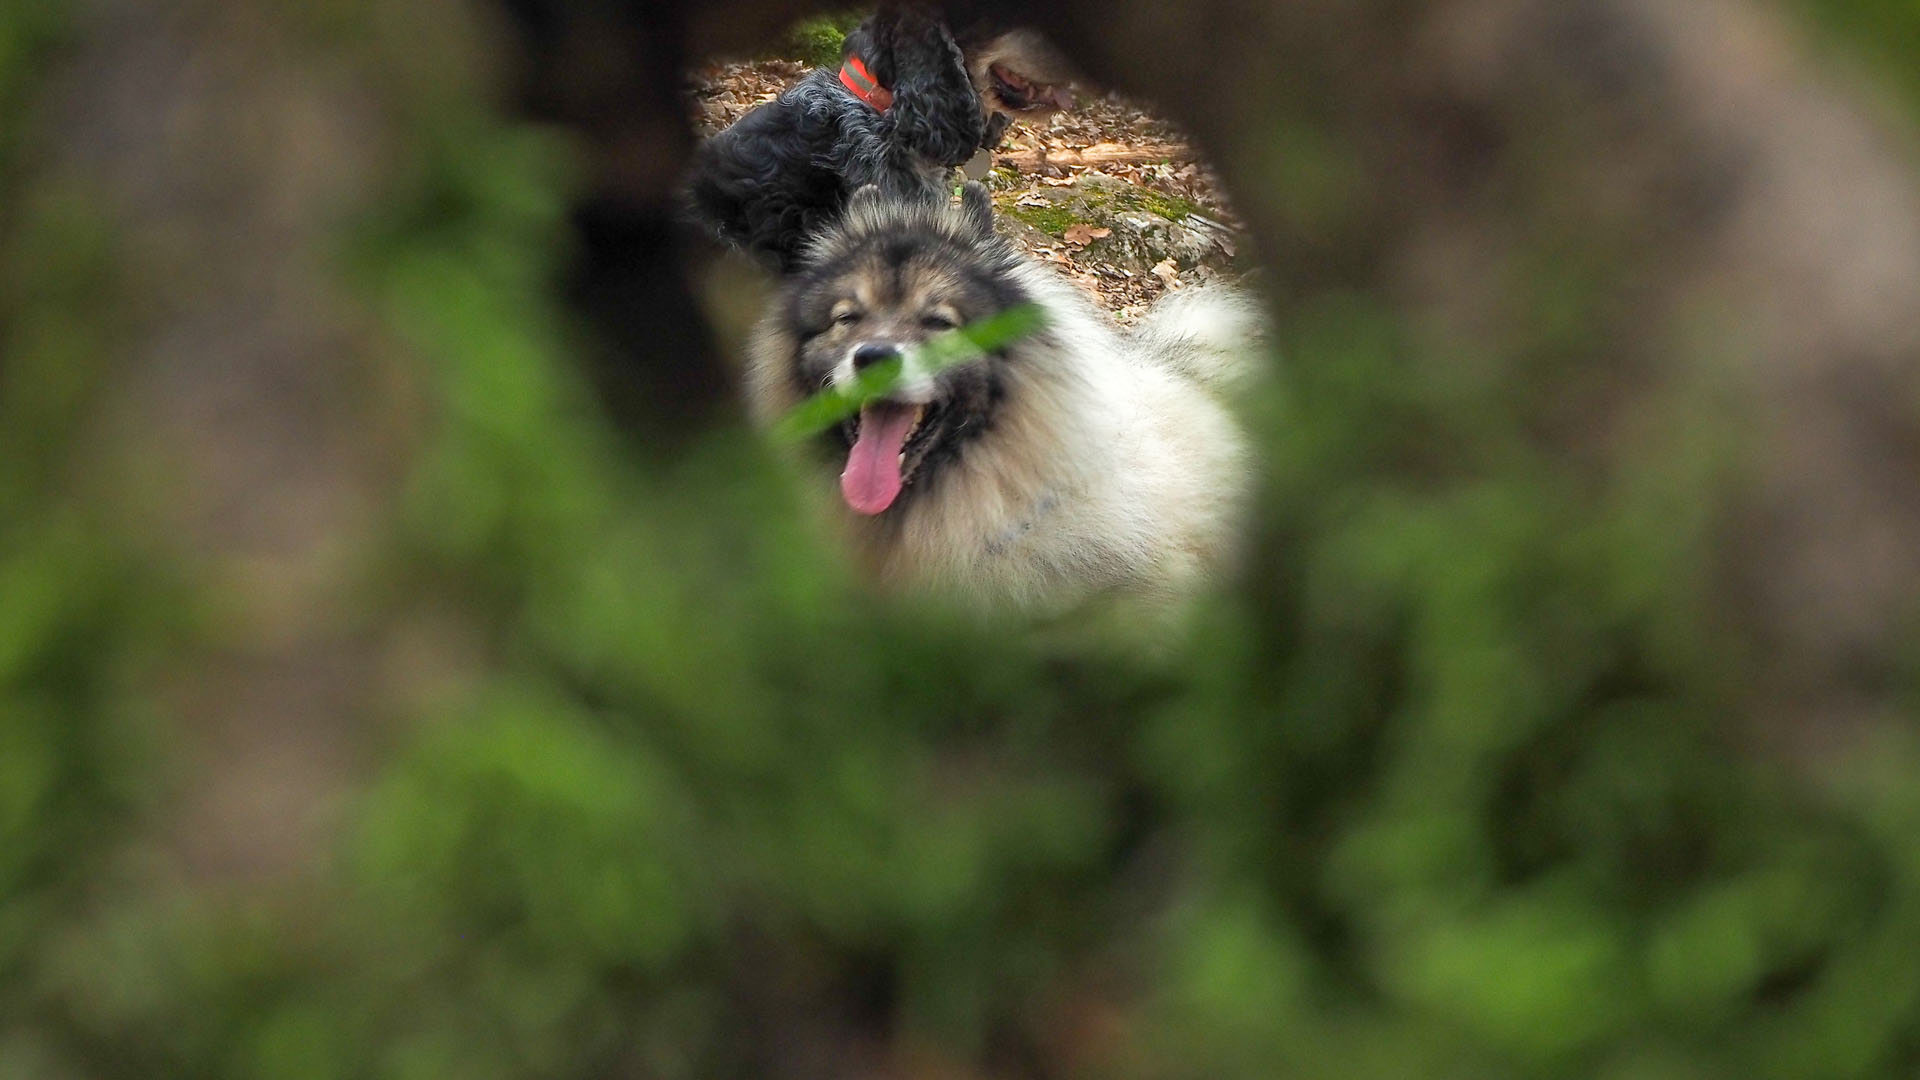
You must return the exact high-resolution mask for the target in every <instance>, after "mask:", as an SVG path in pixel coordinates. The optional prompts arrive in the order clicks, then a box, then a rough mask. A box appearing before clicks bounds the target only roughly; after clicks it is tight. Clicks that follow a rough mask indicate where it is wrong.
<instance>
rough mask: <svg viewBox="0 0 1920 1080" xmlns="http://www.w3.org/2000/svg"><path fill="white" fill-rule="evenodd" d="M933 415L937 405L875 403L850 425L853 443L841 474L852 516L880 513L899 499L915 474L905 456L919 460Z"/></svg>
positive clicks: (929, 430) (843, 490) (841, 482)
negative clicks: (928, 421) (852, 512)
mask: <svg viewBox="0 0 1920 1080" xmlns="http://www.w3.org/2000/svg"><path fill="white" fill-rule="evenodd" d="M937 411H938V407H937V406H928V405H915V404H907V403H904V402H895V401H873V402H868V403H867V404H866V405H865V406H862V407H861V409H860V415H859V416H858V417H856V418H855V419H853V420H850V421H848V424H849V425H850V428H851V430H849V431H848V432H847V434H848V436H849V441H850V442H851V443H852V444H853V445H852V446H851V447H850V448H849V449H848V450H847V467H846V468H845V469H844V470H843V471H842V472H841V473H840V495H841V497H842V498H844V499H846V501H847V505H848V506H849V507H851V508H852V509H853V511H854V512H855V513H859V514H867V515H873V514H878V513H881V512H883V511H885V510H886V509H887V508H888V507H890V506H892V505H893V504H894V501H895V500H897V499H898V498H899V497H900V491H901V489H902V488H904V487H906V485H907V481H908V480H909V479H911V478H912V475H913V468H912V466H911V465H909V464H908V458H909V457H912V458H913V459H914V461H916V462H917V461H918V460H919V454H918V453H916V452H917V451H918V450H920V449H921V447H922V444H923V443H925V442H926V440H927V438H928V437H929V436H930V434H931V432H932V430H933V429H932V427H931V425H929V424H927V422H926V421H927V420H928V419H929V418H930V417H931V416H933V415H934V414H935V413H936V412H937Z"/></svg>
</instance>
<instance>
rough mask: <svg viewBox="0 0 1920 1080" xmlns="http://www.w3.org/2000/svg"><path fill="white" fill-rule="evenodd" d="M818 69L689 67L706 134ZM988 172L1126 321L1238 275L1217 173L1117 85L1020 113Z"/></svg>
mask: <svg viewBox="0 0 1920 1080" xmlns="http://www.w3.org/2000/svg"><path fill="white" fill-rule="evenodd" d="M810 70H812V69H811V68H809V67H808V66H807V65H806V64H803V63H798V62H795V61H791V60H757V61H751V62H731V63H713V64H708V65H705V66H703V67H700V68H698V69H695V70H694V71H693V72H692V73H691V74H690V76H689V78H690V84H691V85H690V87H689V90H690V92H691V97H692V107H693V121H694V124H695V126H696V128H697V130H698V131H699V132H700V134H701V135H702V136H706V135H711V134H713V133H715V132H717V131H720V130H722V129H724V128H726V127H727V126H728V125H729V124H732V123H733V122H734V121H736V120H738V119H739V118H740V117H741V116H743V115H745V114H746V112H747V111H748V110H750V109H752V108H754V107H755V106H758V105H760V104H763V103H765V102H768V101H772V100H773V99H774V97H775V96H777V95H778V94H779V93H780V92H781V91H782V90H785V89H786V88H787V87H789V86H791V85H793V83H794V82H795V81H797V80H798V79H799V78H800V77H801V76H803V75H805V74H806V73H807V72H808V71H810ZM985 183H986V184H987V186H988V187H989V188H990V189H991V190H992V191H993V196H994V204H995V206H996V207H997V208H998V210H999V211H1000V220H1001V230H1002V232H1004V233H1005V234H1006V235H1007V236H1008V237H1009V238H1010V239H1012V240H1013V241H1014V242H1015V243H1017V244H1019V245H1020V246H1021V247H1022V248H1024V249H1025V250H1026V251H1028V252H1029V253H1031V254H1032V255H1033V256H1034V257H1035V258H1039V259H1042V260H1045V261H1046V262H1049V263H1052V264H1054V265H1055V266H1058V267H1059V268H1060V270H1061V272H1062V273H1064V274H1065V275H1066V276H1067V277H1068V278H1069V279H1071V280H1072V281H1073V282H1074V283H1075V284H1077V285H1079V286H1080V287H1081V288H1083V289H1085V290H1086V291H1087V292H1088V293H1090V294H1091V295H1093V296H1094V297H1095V298H1096V299H1097V300H1098V301H1099V303H1100V305H1101V306H1102V307H1104V308H1106V309H1107V310H1108V311H1110V312H1112V313H1113V314H1114V315H1115V316H1116V317H1117V318H1119V319H1120V320H1122V321H1126V320H1129V319H1131V318H1133V317H1134V316H1136V315H1138V314H1139V313H1140V312H1141V311H1143V310H1144V309H1145V307H1146V305H1148V304H1149V303H1151V302H1152V301H1153V300H1154V299H1155V298H1156V297H1158V296H1159V295H1160V294H1162V293H1164V292H1166V291H1168V290H1169V289H1180V288H1186V287H1188V286H1189V285H1193V284H1197V283H1199V282H1201V281H1205V280H1208V279H1210V278H1215V277H1219V276H1223V275H1225V276H1234V275H1237V273H1238V272H1239V270H1240V265H1239V263H1238V250H1239V236H1238V226H1237V224H1236V221H1235V218H1234V216H1233V213H1232V210H1231V208H1230V207H1229V205H1228V204H1227V201H1226V198H1225V195H1224V193H1223V192H1222V190H1221V188H1220V185H1219V182H1218V181H1217V179H1216V178H1215V176H1214V174H1213V172H1212V170H1211V169H1209V168H1208V167H1207V166H1206V164H1205V163H1204V162H1202V161H1201V160H1200V159H1199V157H1198V155H1197V153H1196V151H1195V150H1194V148H1193V144H1192V143H1191V141H1189V140H1188V139H1187V138H1186V137H1185V136H1184V135H1183V134H1182V133H1181V132H1180V131H1179V130H1178V129H1176V128H1175V127H1174V126H1173V125H1172V124H1170V123H1169V122H1167V121H1166V120H1163V119H1161V118H1159V117H1156V116H1154V115H1152V114H1151V113H1150V112H1148V111H1147V110H1145V109H1143V108H1141V107H1140V106H1138V105H1136V104H1134V103H1132V102H1129V101H1127V100H1125V99H1123V98H1120V97H1118V96H1116V95H1111V94H1108V95H1097V94H1091V93H1083V94H1082V95H1080V99H1079V101H1078V102H1077V103H1076V105H1075V107H1074V109H1073V110H1072V111H1070V112H1064V113H1056V114H1053V115H1052V116H1048V117H1045V118H1042V119H1037V120H1035V121H1033V122H1031V123H1017V124H1014V125H1013V126H1012V127H1011V128H1010V129H1009V130H1008V132H1007V137H1006V139H1005V141H1004V142H1003V143H1002V144H1001V145H1000V147H999V148H998V149H997V150H996V152H995V154H994V165H993V171H992V172H991V173H990V174H989V175H988V176H987V178H986V180H985Z"/></svg>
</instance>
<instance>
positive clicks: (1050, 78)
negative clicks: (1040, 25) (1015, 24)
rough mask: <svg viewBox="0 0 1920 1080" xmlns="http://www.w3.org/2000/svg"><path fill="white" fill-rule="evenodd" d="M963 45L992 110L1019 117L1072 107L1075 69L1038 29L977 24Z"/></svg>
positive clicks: (976, 82)
mask: <svg viewBox="0 0 1920 1080" xmlns="http://www.w3.org/2000/svg"><path fill="white" fill-rule="evenodd" d="M960 46H961V50H962V51H963V52H964V53H965V54H966V57H967V74H968V76H969V77H970V78H971V79H972V80H973V87H974V89H975V90H976V91H978V92H979V94H980V100H981V101H983V102H985V103H986V106H987V111H988V112H989V113H996V114H999V115H1001V116H1006V117H1010V118H1012V119H1016V120H1018V119H1034V118H1039V117H1044V116H1046V115H1047V114H1049V113H1053V112H1059V111H1063V110H1067V109H1071V108H1073V90H1072V85H1071V84H1072V83H1073V81H1074V76H1073V72H1072V69H1071V68H1070V67H1069V66H1068V64H1067V61H1066V58H1065V57H1063V56H1062V55H1060V53H1059V52H1058V51H1057V50H1055V49H1054V47H1053V46H1052V45H1049V44H1048V43H1047V40H1046V39H1045V38H1043V37H1041V36H1040V35H1039V34H1038V33H1036V32H1034V31H1032V30H1025V29H1016V30H1005V31H992V30H987V29H981V28H973V29H970V30H968V31H966V32H964V33H963V35H962V36H961V39H960Z"/></svg>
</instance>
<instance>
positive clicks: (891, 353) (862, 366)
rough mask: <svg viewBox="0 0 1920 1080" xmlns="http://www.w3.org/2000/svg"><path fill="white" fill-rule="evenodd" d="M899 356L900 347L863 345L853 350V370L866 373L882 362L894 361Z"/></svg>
mask: <svg viewBox="0 0 1920 1080" xmlns="http://www.w3.org/2000/svg"><path fill="white" fill-rule="evenodd" d="M899 355H900V346H898V345H862V346H860V347H859V348H857V349H855V350H853V370H855V371H865V370H866V369H867V368H870V367H872V366H873V365H875V364H877V363H879V362H880V361H882V360H892V359H893V358H894V357H897V356H899Z"/></svg>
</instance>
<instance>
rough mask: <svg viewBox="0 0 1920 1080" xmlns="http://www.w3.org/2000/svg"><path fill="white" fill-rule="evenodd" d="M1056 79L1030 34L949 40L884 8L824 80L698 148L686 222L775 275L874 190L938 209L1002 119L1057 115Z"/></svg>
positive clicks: (1061, 100)
mask: <svg viewBox="0 0 1920 1080" xmlns="http://www.w3.org/2000/svg"><path fill="white" fill-rule="evenodd" d="M1065 82H1066V78H1065V76H1064V71H1063V65H1062V64H1061V62H1060V61H1059V59H1058V58H1057V56H1056V55H1055V54H1054V53H1053V52H1052V50H1051V49H1049V48H1048V47H1046V45H1045V44H1044V43H1043V42H1042V41H1041V40H1040V39H1039V38H1038V36H1037V35H1034V34H1032V33H1031V32H1028V31H1021V30H1015V31H1005V32H1000V31H996V30H995V29H993V28H990V27H985V26H979V27H972V28H969V29H968V30H967V31H966V32H965V33H964V34H963V35H961V38H960V39H959V40H956V38H955V36H954V35H953V34H952V33H950V32H949V31H948V29H947V28H946V27H945V26H944V25H943V24H942V23H941V22H940V21H939V20H938V19H937V18H935V17H933V16H932V15H931V14H929V13H927V12H926V11H924V10H922V9H920V8H917V7H912V6H888V7H883V8H882V9H881V10H880V11H879V12H878V13H876V14H875V15H873V16H872V17H871V18H869V19H867V20H866V21H865V22H863V23H861V24H860V26H859V27H858V28H856V29H855V30H854V31H853V32H852V33H850V34H848V35H847V40H846V44H845V46H844V47H843V50H842V64H841V67H840V69H839V70H838V71H832V70H828V69H826V68H821V69H819V70H816V71H813V72H811V73H809V74H808V75H807V76H806V77H805V78H803V79H801V80H800V82H799V83H798V84H796V85H794V86H793V87H792V88H790V89H788V90H787V91H786V92H785V93H783V94H781V95H780V96H779V97H778V98H776V99H775V100H773V101H771V102H768V103H767V104H765V105H762V106H760V107H759V108H756V109H754V110H753V111H751V112H749V113H747V115H745V116H743V117H741V118H740V120H739V121H738V122H736V123H735V124H734V125H733V126H732V127H729V128H727V129H726V130H725V131H723V132H721V133H719V134H718V135H715V136H714V137H712V138H711V139H708V140H707V142H706V143H705V144H704V145H703V146H702V147H701V148H700V151H699V153H698V154H697V155H696V157H695V159H694V165H693V169H692V172H691V175H690V177H689V181H688V195H689V196H690V198H691V201H692V204H693V209H694V212H695V213H696V215H697V216H699V217H700V218H701V219H702V220H703V221H704V222H705V223H706V224H707V225H708V227H710V228H711V229H712V230H713V232H714V233H716V234H717V235H718V236H719V237H720V238H721V239H722V240H724V241H726V242H728V243H730V244H732V245H734V246H736V247H738V248H741V249H743V250H745V251H747V252H749V253H752V254H754V255H757V256H760V257H761V258H763V259H765V260H767V261H768V262H770V263H771V264H773V265H774V266H776V267H777V268H779V269H780V270H781V271H783V272H785V271H788V270H791V269H792V268H793V267H794V266H795V265H796V264H797V262H798V261H799V257H800V253H801V249H802V247H803V246H804V245H805V243H806V241H807V239H808V238H809V237H811V236H812V235H814V234H815V233H817V232H818V231H819V230H820V229H821V228H823V227H824V226H826V225H827V224H829V223H830V222H832V221H833V220H834V218H836V217H837V216H838V215H839V213H840V210H841V209H842V208H843V207H844V206H845V205H846V201H847V197H848V196H849V195H850V194H851V193H852V192H854V191H856V190H858V189H860V188H862V187H865V186H866V185H869V184H872V185H875V186H877V187H878V188H879V189H880V191H881V193H882V194H883V195H885V196H887V197H889V198H895V199H909V200H913V199H937V198H943V197H944V196H945V195H946V194H947V192H948V191H949V190H950V180H951V176H952V170H953V168H954V167H955V166H958V165H961V164H964V163H965V162H967V161H968V160H969V159H970V158H972V157H973V156H974V155H975V154H976V153H977V152H979V151H981V150H982V149H991V148H992V147H993V146H996V145H998V144H999V142H1000V140H1001V138H1002V137H1003V136H1004V135H1005V133H1006V128H1007V124H1008V122H1009V118H1010V116H1011V115H1012V114H1015V113H1036V112H1044V111H1050V110H1052V109H1055V108H1064V107H1066V106H1067V105H1068V104H1069V103H1070V101H1071V99H1070V98H1069V97H1068V96H1067V92H1066V91H1065V89H1064V87H1063V86H1062V85H1059V84H1064V83H1065Z"/></svg>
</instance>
